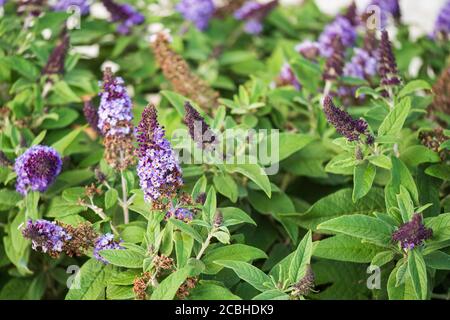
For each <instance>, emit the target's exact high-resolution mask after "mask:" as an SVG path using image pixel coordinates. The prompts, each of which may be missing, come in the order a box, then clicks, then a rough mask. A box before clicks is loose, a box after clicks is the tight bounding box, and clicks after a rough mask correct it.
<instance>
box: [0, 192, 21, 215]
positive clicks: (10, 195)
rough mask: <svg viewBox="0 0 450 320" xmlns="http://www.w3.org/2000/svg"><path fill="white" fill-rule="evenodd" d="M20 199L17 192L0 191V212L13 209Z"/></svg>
mask: <svg viewBox="0 0 450 320" xmlns="http://www.w3.org/2000/svg"><path fill="white" fill-rule="evenodd" d="M21 199H22V196H21V195H20V193H18V192H15V191H12V190H9V189H0V211H5V210H9V209H11V208H14V207H15V206H16V205H17V203H18V202H19V201H20V200H21Z"/></svg>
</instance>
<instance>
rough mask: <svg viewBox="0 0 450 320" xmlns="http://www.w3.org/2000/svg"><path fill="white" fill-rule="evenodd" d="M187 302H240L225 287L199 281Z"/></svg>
mask: <svg viewBox="0 0 450 320" xmlns="http://www.w3.org/2000/svg"><path fill="white" fill-rule="evenodd" d="M187 299H188V300H241V298H239V297H238V296H236V295H234V294H233V293H231V291H230V290H228V289H227V288H225V287H222V286H219V285H217V284H213V283H208V282H205V281H200V283H199V284H198V285H197V286H196V287H195V288H194V289H192V290H191V291H190V293H189V296H188V297H187Z"/></svg>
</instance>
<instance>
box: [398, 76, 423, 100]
mask: <svg viewBox="0 0 450 320" xmlns="http://www.w3.org/2000/svg"><path fill="white" fill-rule="evenodd" d="M418 90H431V86H430V84H429V83H428V82H426V81H425V80H413V81H411V82H408V83H407V84H406V85H405V86H404V87H403V88H402V90H400V92H399V93H398V95H397V97H398V99H400V98H403V97H404V96H407V95H408V94H411V93H413V92H415V91H418Z"/></svg>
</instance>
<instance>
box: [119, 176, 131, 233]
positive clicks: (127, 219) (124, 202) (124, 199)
mask: <svg viewBox="0 0 450 320" xmlns="http://www.w3.org/2000/svg"><path fill="white" fill-rule="evenodd" d="M120 177H121V180H122V208H123V221H124V223H125V224H128V223H130V213H129V211H128V197H127V193H128V192H127V181H126V180H125V176H124V175H123V170H121V171H120Z"/></svg>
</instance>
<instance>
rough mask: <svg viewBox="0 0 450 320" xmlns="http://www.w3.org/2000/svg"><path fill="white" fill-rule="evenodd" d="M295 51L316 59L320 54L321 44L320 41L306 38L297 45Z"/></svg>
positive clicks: (307, 57) (310, 58)
mask: <svg viewBox="0 0 450 320" xmlns="http://www.w3.org/2000/svg"><path fill="white" fill-rule="evenodd" d="M295 51H297V52H298V53H300V54H301V55H302V56H303V57H305V58H306V59H309V60H316V58H317V57H318V56H319V54H320V44H319V43H318V42H312V41H310V40H305V41H303V42H301V43H299V44H298V45H296V46H295Z"/></svg>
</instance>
